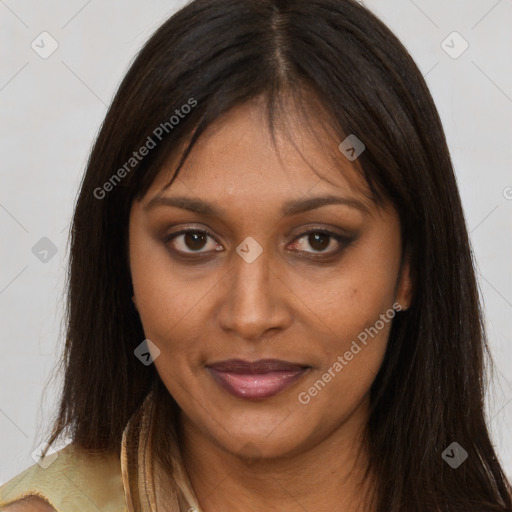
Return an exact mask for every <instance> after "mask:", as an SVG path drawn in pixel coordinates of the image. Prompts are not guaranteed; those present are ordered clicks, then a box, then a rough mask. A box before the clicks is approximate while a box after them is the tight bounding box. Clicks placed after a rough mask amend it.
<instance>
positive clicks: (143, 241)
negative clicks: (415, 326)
mask: <svg viewBox="0 0 512 512" xmlns="http://www.w3.org/2000/svg"><path fill="white" fill-rule="evenodd" d="M291 119H293V117H292V118H291ZM300 123H301V121H299V120H297V124H296V125H295V126H296V128H295V129H296V133H295V135H294V141H295V143H296V145H297V146H298V147H299V149H300V151H301V152H302V154H303V155H304V157H305V159H307V161H308V162H312V163H313V165H314V167H315V169H316V171H317V173H315V172H314V171H313V170H312V169H311V168H310V166H309V165H308V164H307V163H306V162H305V161H304V159H303V158H301V156H300V155H299V154H298V152H297V149H296V148H294V147H293V145H291V144H290V143H289V142H288V141H286V140H285V138H282V137H279V133H280V132H279V131H278V140H279V142H280V150H281V152H280V155H281V158H282V161H280V160H279V159H278V156H277V155H276V153H275V152H274V150H273V148H272V145H271V142H270V134H269V131H268V128H267V125H266V121H265V118H264V110H263V108H262V107H261V105H260V104H258V103H256V102H252V103H247V104H245V105H243V106H241V107H237V108H236V109H233V110H232V111H231V112H229V113H228V114H227V115H226V116H224V117H223V118H222V119H221V120H218V121H217V122H216V124H214V125H212V126H211V127H210V129H209V130H208V131H207V132H206V133H205V134H204V135H203V138H202V139H201V142H200V144H199V145H196V147H195V148H194V150H193V152H192V153H191V155H190V157H189V158H188V160H187V163H186V164H185V166H184V167H183V168H182V170H181V171H180V174H179V177H178V178H177V180H176V181H175V182H174V183H173V184H172V186H171V187H169V188H168V189H167V190H164V191H163V192H161V190H162V187H163V185H164V184H165V183H166V182H167V181H168V180H169V178H170V176H171V175H172V168H171V164H172V162H169V167H166V168H165V169H163V170H162V172H161V173H160V175H159V177H158V178H157V179H156V181H155V182H154V183H153V185H152V187H151V189H150V190H149V191H148V193H147V194H146V196H145V197H144V198H143V199H142V200H141V201H140V202H135V203H134V204H133V207H132V211H131V216H130V231H129V238H130V244H129V255H130V265H131V273H132V279H133V286H134V297H135V300H136V304H137V309H138V311H139V314H140V317H141V320H142V324H143V327H144V332H145V335H146V337H147V338H148V339H149V340H151V341H152V342H153V343H154V344H155V345H156V346H157V347H158V349H159V350H160V354H159V355H158V356H157V357H156V358H155V361H154V364H155V365H156V368H157V370H158V373H159V375H160V376H161V378H162V380H163V382H164V383H165V385H166V387H167V389H168V390H169V393H171V395H172V396H173V397H174V399H175V400H176V401H177V403H178V404H179V406H180V408H181V410H182V418H181V420H182V422H183V425H184V426H185V428H188V429H190V430H191V431H195V432H197V433H199V434H200V435H202V436H203V437H204V438H206V439H208V440H210V441H211V442H213V443H214V444H215V445H216V446H220V447H221V448H223V449H225V450H227V451H229V452H230V453H233V454H239V455H247V454H249V452H251V453H254V451H255V450H256V451H257V452H258V453H259V454H261V455H263V456H265V457H277V456H283V455H287V454H288V455H290V454H293V453H299V452H301V451H307V450H308V449H311V448H312V447H314V446H315V445H317V444H319V443H320V442H321V441H323V440H325V439H327V438H328V437H330V436H332V435H333V434H335V433H342V432H352V434H354V433H356V432H359V431H361V426H362V425H363V424H364V422H365V421H366V419H367V412H368V392H369V389H370V386H371V384H372V381H373V380H374V378H375V375H376V373H377V371H378V369H379V367H380V365H381V363H382V360H383V356H384V352H385V349H386V343H387V339H388V334H389V330H390V326H391V322H392V318H393V317H394V315H395V311H394V310H393V309H392V308H393V305H395V308H397V309H400V306H397V303H400V304H402V305H403V304H404V303H405V302H407V300H408V294H409V293H410V283H409V278H408V266H407V265H404V268H403V271H402V273H401V274H400V259H401V240H400V224H399V219H398V216H397V214H396V212H395V211H394V210H393V209H392V208H391V207H387V209H386V210H382V209H378V208H377V206H376V205H375V204H373V203H372V202H371V200H369V199H368V197H367V195H365V193H364V190H365V184H364V182H363V180H362V178H361V177H360V176H359V174H358V173H357V171H356V170H355V167H354V166H353V164H356V163H357V161H356V162H350V161H349V160H348V159H346V158H345V156H344V155H343V154H342V153H341V152H339V151H338V149H337V145H338V144H339V143H340V142H341V141H330V142H329V141H327V139H326V140H325V145H324V146H321V145H320V143H319V141H318V139H314V138H312V137H310V136H309V135H308V133H309V132H307V131H304V132H301V130H300V126H301V124H300ZM333 151H334V152H338V158H337V160H338V162H337V164H336V165H334V163H333V160H332V158H330V156H332V153H333ZM176 161H177V160H176ZM327 197H329V198H330V199H328V200H326V199H325V198H327ZM184 231H187V232H188V234H187V233H185V234H183V232H184ZM327 232H328V233H331V234H330V235H329V234H328V233H327ZM141 341H142V340H141ZM269 359H270V360H278V361H277V362H276V361H273V362H270V363H269V362H268V361H267V362H266V363H265V362H263V363H262V364H261V365H258V364H255V365H252V366H251V365H250V364H249V363H254V362H261V360H269ZM233 360H239V361H238V362H236V361H233ZM340 435H341V434H340Z"/></svg>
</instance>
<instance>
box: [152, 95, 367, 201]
mask: <svg viewBox="0 0 512 512" xmlns="http://www.w3.org/2000/svg"><path fill="white" fill-rule="evenodd" d="M323 121H324V119H323V118H322V117H321V115H319V116H317V117H315V118H314V119H307V120H306V119H304V117H303V115H300V114H298V113H297V111H293V110H287V111H286V116H285V118H284V119H280V120H279V121H278V122H277V124H276V125H275V130H274V134H275V141H276V145H274V144H273V143H272V137H271V131H270V128H269V125H268V120H267V117H266V109H265V106H264V104H263V102H262V100H261V99H255V100H252V101H250V102H246V103H244V104H242V105H239V106H237V107H235V108H233V109H231V110H230V111H229V112H227V113H226V114H224V115H223V116H221V117H220V118H218V119H217V120H216V121H214V122H213V123H212V124H211V125H210V126H209V127H208V128H207V129H206V130H205V132H204V133H203V134H202V135H201V137H200V139H199V140H198V141H197V143H196V144H195V145H194V147H193V149H192V150H191V152H190V154H189V156H188V157H187V160H186V161H185V163H184V164H183V167H182V168H181V170H180V172H179V177H178V179H177V180H176V181H175V182H174V183H173V184H172V185H171V186H170V187H169V188H168V189H167V190H165V189H164V188H165V186H166V184H167V183H168V181H169V180H170V179H171V177H172V175H173V174H174V171H175V169H176V167H177V163H178V162H179V157H180V156H181V150H182V149H183V147H184V146H183V145H182V146H181V148H180V150H179V151H175V152H174V153H173V154H171V156H170V157H169V158H168V160H167V162H166V163H165V165H164V166H163V167H162V169H161V171H160V172H159V174H158V175H157V177H156V179H155V181H154V182H153V184H152V186H151V187H150V189H149V191H148V194H147V195H146V197H147V198H149V199H151V197H153V196H154V195H155V194H156V193H165V195H172V194H173V192H180V193H182V192H185V191H186V192H188V193H189V194H194V195H198V196H200V197H212V198H213V197H216V198H225V199H226V200H229V198H234V196H237V198H238V199H241V198H243V197H247V198H249V197H251V198H254V196H255V195H257V196H259V197H260V198H261V200H264V199H268V200H273V199H276V200H278V199H279V198H280V197H282V196H283V194H286V195H287V196H289V195H293V196H303V195H306V194H308V193H310V192H312V191H314V192H330V193H344V194H345V195H346V194H347V193H350V194H351V195H353V196H357V197H358V198H360V199H362V200H365V201H366V202H367V203H368V205H370V203H371V201H370V200H369V199H368V187H367V184H366V182H365V180H364V178H363V177H362V175H361V173H360V170H359V167H358V163H357V161H356V162H350V161H349V160H348V159H347V158H346V157H345V156H344V154H342V153H341V152H340V151H339V149H338V145H339V144H340V142H341V140H338V139H339V137H338V136H337V135H336V134H335V133H334V132H333V130H328V129H326V128H325V126H326V125H327V124H328V123H325V122H323Z"/></svg>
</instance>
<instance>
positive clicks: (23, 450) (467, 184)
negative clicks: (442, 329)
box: [0, 0, 512, 483]
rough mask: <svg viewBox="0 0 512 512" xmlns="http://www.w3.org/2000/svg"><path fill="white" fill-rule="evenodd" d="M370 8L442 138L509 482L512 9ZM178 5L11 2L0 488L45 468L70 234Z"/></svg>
mask: <svg viewBox="0 0 512 512" xmlns="http://www.w3.org/2000/svg"><path fill="white" fill-rule="evenodd" d="M364 3H365V5H367V6H368V7H369V8H370V9H371V10H372V11H374V12H375V13H376V14H377V15H378V16H379V17H380V18H381V19H382V20H383V21H384V22H385V23H386V24H387V25H388V26H389V27H390V28H391V29H392V30H393V31H394V32H395V34H396V35H397V36H398V37H399V38H400V39H401V40H402V42H403V43H404V44H405V46H406V47H407V48H408V49H409V51H410V52H411V54H412V56H413V57H414V59H415V60H416V62H417V64H418V66H419V68H420V69H421V71H422V73H423V74H424V75H425V77H426V80H427V83H428V85H429V87H430V89H431V92H432V94H433V96H434V100H435V101H436V104H437V106H438V109H439V112H440V115H441V118H442V121H443V124H444V127H445V130H446V134H447V138H448V143H449V146H450V149H451V152H452V158H453V161H454V164H455V169H456V173H457V179H458V182H459V187H460V192H461V196H462V200H463V204H464V209H465V212H466V218H467V224H468V228H469V231H470V233H471V241H472V244H473V248H474V252H475V257H476V261H477V265H478V269H479V272H478V278H479V283H480V288H481V294H482V297H483V300H484V303H485V310H486V321H487V327H488V334H489V340H490V344H491V349H492V352H493V355H494V357H495V360H496V379H495V383H494V385H493V387H492V388H491V389H490V390H489V394H488V395H489V402H488V415H489V422H490V426H491V430H492V434H493V437H494V440H495V443H496V445H497V448H498V453H499V455H500V457H501V459H502V461H503V463H504V466H505V470H506V471H507V473H508V475H509V476H512V363H511V362H512V336H511V333H512V272H511V263H512V258H511V256H512V172H511V168H510V163H511V162H512V138H511V136H512V73H511V64H512V32H511V31H510V27H512V0H470V1H467V0H466V1H462V0H457V1H449V2H447V1H446V0H433V1H426V0H414V1H413V0H369V1H367V2H364ZM183 4H184V2H176V1H167V2H164V1H159V0H153V1H145V2H142V1H136V0H130V1H127V0H125V1H123V2H121V1H120V0H108V1H105V0H103V1H99V0H89V1H85V0H72V1H69V0H68V1H66V2H64V1H46V2H36V1H35V0H25V1H16V0H0V34H1V38H2V39H1V48H2V50H1V55H2V60H1V69H0V108H1V111H0V116H1V117H0V119H1V123H0V129H1V156H2V158H1V171H0V172H1V186H0V236H1V240H2V243H1V246H2V252H1V262H0V314H1V326H2V330H1V357H0V483H3V482H5V481H7V480H8V479H10V478H11V477H12V476H14V475H15V474H17V473H19V472H20V471H21V470H23V469H25V468H26V467H28V466H30V465H32V464H34V460H33V459H32V457H31V454H32V452H33V451H34V450H36V449H37V448H38V446H39V445H40V444H41V442H42V440H43V434H44V433H45V429H46V428H47V427H48V425H49V423H50V420H51V419H52V417H53V414H54V411H55V405H56V399H57V392H58V390H59V384H60V377H59V376H58V377H57V378H56V379H54V380H50V377H51V374H52V370H53V367H54V365H55V364H56V362H57V358H58V355H59V354H60V350H61V347H62V342H63V337H62V312H63V304H64V302H63V290H64V282H65V269H66V263H67V230H68V226H69V221H70V218H71V215H72V210H73V205H74V201H75V197H76V193H77V188H78V184H79V182H80V179H81V176H82V173H83V171H84V167H85V162H86V158H87V156H88V152H89V150H90V147H91V144H92V142H93V140H94V137H95V135H96V133H97V131H98V129H99V127H100V124H101V122H102V120H103V117H104V115H105V113H106V107H107V105H108V104H109V103H110V101H111V99H112V97H113V94H114V92H115V90H116V87H117V86H118V84H119V82H120V80H121V79H122V77H123V75H124V73H125V71H126V70H127V67H128V65H129V63H130V62H131V60H132V59H133V57H134V56H135V54H136V52H137V51H138V49H139V48H140V47H141V45H142V44H143V43H144V42H145V41H146V40H147V38H148V37H149V36H150V35H151V33H152V32H153V31H154V30H155V29H156V28H157V27H158V26H159V25H160V24H161V23H162V22H163V21H164V20H165V19H166V18H167V17H168V16H169V15H170V14H172V13H173V12H174V11H175V10H176V9H177V8H178V7H180V6H181V5H183ZM454 31H455V32H457V33H458V34H453V32H454ZM42 32H48V34H49V36H48V35H43V36H40V34H41V33H42ZM41 39H43V42H41ZM53 41H55V42H53ZM443 41H445V42H444V43H443ZM33 42H34V43H33ZM32 44H33V45H34V46H35V48H37V51H38V52H39V53H37V52H36V51H35V49H33V48H32V46H31V45H32ZM52 44H53V45H56V44H58V48H57V49H56V50H55V51H54V53H52V54H51V55H50V56H49V57H47V58H46V59H44V58H42V57H41V56H40V53H41V52H43V51H49V50H50V49H51V48H52V46H51V45H52ZM466 44H467V45H468V48H467V49H466V50H465V51H464V52H463V53H462V50H464V48H465V46H466ZM459 54H460V55H459ZM455 57H456V58H455ZM45 237H46V238H47V239H48V240H49V241H50V242H49V241H48V240H43V241H41V239H42V238H45ZM36 244H37V245H36ZM34 246H35V249H33V248H34ZM52 249H53V251H55V250H56V251H57V252H56V253H55V254H54V255H52ZM45 250H47V251H48V252H47V253H45V252H44V251H45ZM45 259H46V261H45ZM91 277H92V276H91ZM45 385H46V388H45ZM44 388H45V389H46V391H45V393H44V394H43V391H44ZM439 456H441V454H439Z"/></svg>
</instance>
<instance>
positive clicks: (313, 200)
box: [144, 195, 369, 217]
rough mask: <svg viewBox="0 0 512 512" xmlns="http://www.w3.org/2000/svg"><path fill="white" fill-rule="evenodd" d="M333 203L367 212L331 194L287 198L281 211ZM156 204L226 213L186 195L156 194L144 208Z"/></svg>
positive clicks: (293, 212)
mask: <svg viewBox="0 0 512 512" xmlns="http://www.w3.org/2000/svg"><path fill="white" fill-rule="evenodd" d="M333 204H336V205H342V206H348V207H350V208H355V209H357V210H360V211H361V212H363V213H369V208H368V206H366V205H365V204H364V203H363V202H361V201H359V200H357V199H355V198H349V197H338V196H333V195H327V196H318V197H309V198H306V199H302V198H301V199H291V200H288V201H286V202H285V203H284V204H283V207H282V208H281V213H282V214H283V215H284V216H289V215H297V214H299V213H304V212H307V211H310V210H315V209H316V208H321V207H322V206H328V205H333ZM157 206H170V207H175V208H181V209H183V210H188V211H191V212H194V213H197V214H199V215H206V216H217V217H224V216H225V213H226V210H225V209H223V208H220V207H219V206H216V205H213V204H212V203H208V202H207V201H203V200H201V199H196V198H193V197H186V196H177V197H165V196H156V197H154V198H153V199H151V201H149V202H148V203H147V204H146V205H145V206H144V210H145V211H147V210H150V209H153V208H155V207H157Z"/></svg>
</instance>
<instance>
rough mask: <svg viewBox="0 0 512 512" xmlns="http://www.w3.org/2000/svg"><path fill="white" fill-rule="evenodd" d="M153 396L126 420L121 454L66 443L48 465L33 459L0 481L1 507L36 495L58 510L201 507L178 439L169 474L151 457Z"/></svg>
mask: <svg viewBox="0 0 512 512" xmlns="http://www.w3.org/2000/svg"><path fill="white" fill-rule="evenodd" d="M152 398H153V394H152V393H149V394H148V396H147V397H146V399H145V400H144V403H143V404H142V406H141V407H140V409H139V410H138V411H137V412H136V413H135V414H134V415H133V417H132V418H131V419H130V421H129V422H128V424H127V426H126V428H125V430H124V432H123V439H122V443H121V456H120V457H119V456H118V455H117V454H116V453H98V452H96V453H92V452H86V451H84V450H81V449H79V448H78V447H76V446H75V445H73V444H69V445H67V446H65V447H64V448H62V449H61V450H59V451H58V452H57V454H58V456H57V458H56V459H55V460H54V461H53V462H52V463H51V464H50V465H49V466H48V467H47V468H46V469H44V468H43V467H42V466H40V465H39V464H34V465H32V466H30V467H29V468H28V469H26V470H25V471H23V472H22V473H20V474H18V475H17V476H15V477H14V478H12V479H11V480H9V481H8V482H7V483H5V484H4V485H2V486H1V487H0V510H2V509H3V507H5V506H7V505H8V504H9V503H13V502H14V501H17V500H19V499H21V498H24V497H26V496H30V495H35V496H39V497H40V498H43V499H45V500H46V501H48V502H49V503H50V505H51V506H52V507H53V508H54V509H55V510H56V511H57V512H89V511H90V512H192V511H197V512H201V511H200V508H199V505H198V502H197V498H196V496H195V494H194V491H193V490H192V486H191V483H190V480H189V479H188V475H187V473H186V470H185V468H184V467H183V463H182V460H181V455H180V451H179V447H178V445H177V443H175V444H174V445H173V446H171V455H172V460H173V468H174V472H173V475H172V476H171V477H169V476H167V475H166V474H165V471H164V470H163V468H162V467H161V466H160V465H159V463H158V462H157V459H156V458H153V457H152V454H151V452H150V449H149V439H150V436H151V425H152V418H153V412H154V407H153V400H152Z"/></svg>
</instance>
